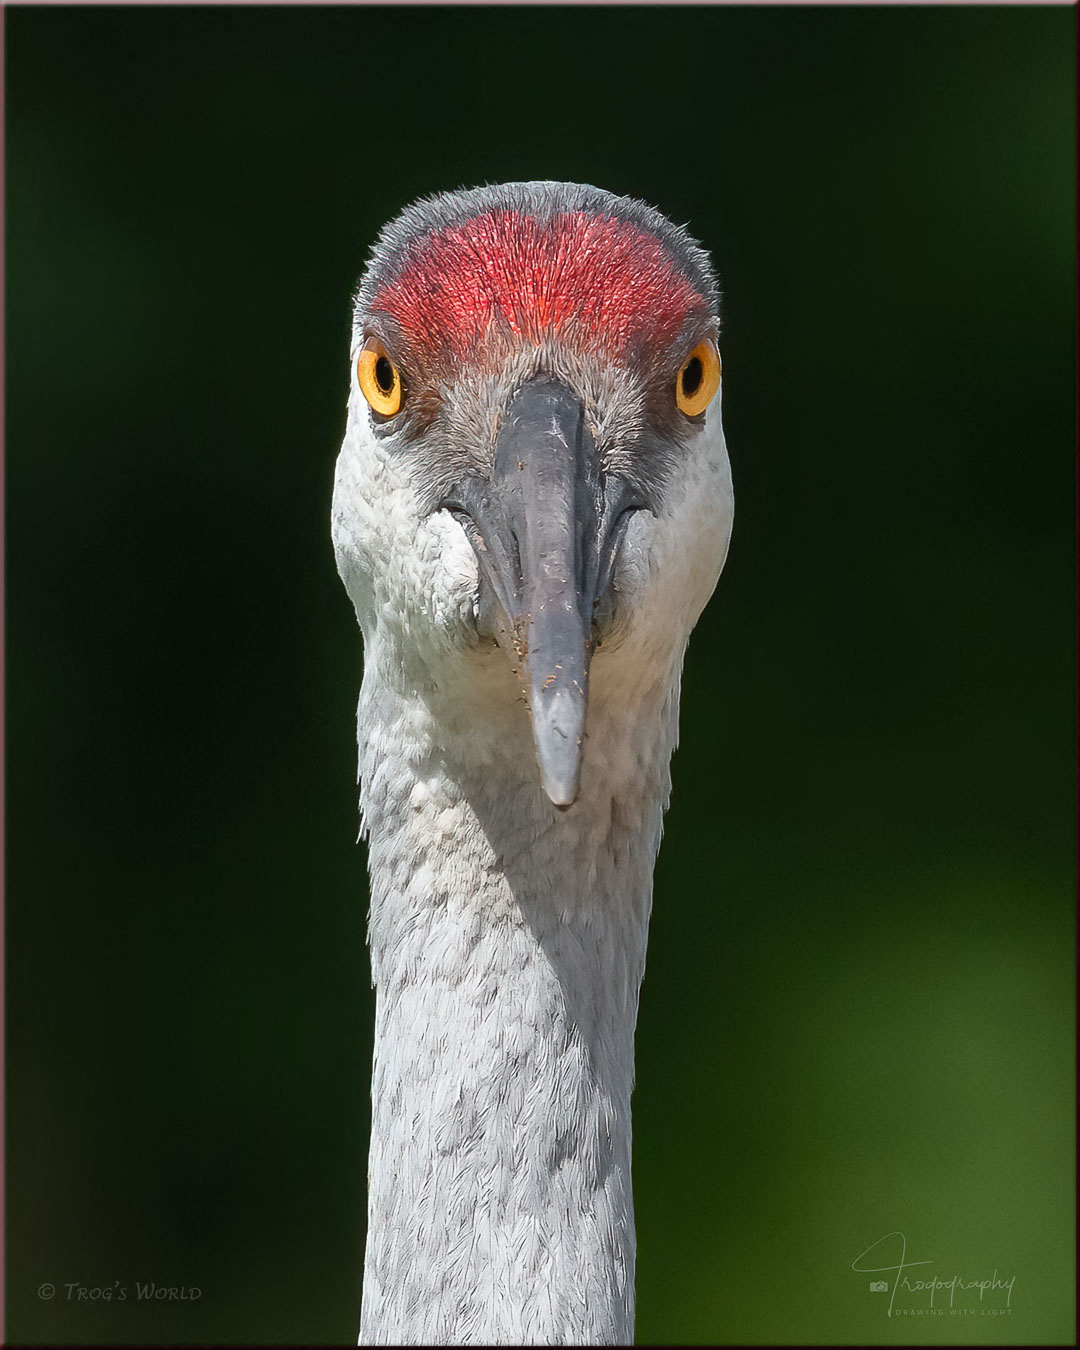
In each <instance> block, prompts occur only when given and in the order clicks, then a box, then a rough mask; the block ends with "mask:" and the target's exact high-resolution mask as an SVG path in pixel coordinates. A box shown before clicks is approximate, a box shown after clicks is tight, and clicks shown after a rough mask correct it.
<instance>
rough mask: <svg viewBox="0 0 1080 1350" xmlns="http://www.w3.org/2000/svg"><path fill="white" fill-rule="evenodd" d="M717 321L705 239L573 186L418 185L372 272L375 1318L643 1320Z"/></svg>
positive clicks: (366, 398)
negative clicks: (651, 1150) (647, 1186)
mask: <svg viewBox="0 0 1080 1350" xmlns="http://www.w3.org/2000/svg"><path fill="white" fill-rule="evenodd" d="M717 332H718V317H717V292H716V284H715V280H714V277H713V273H712V270H711V268H710V265H709V262H708V259H707V256H706V254H705V253H704V252H703V251H702V250H701V249H700V248H699V247H698V246H697V245H696V244H695V243H694V242H693V240H691V239H690V238H689V236H688V235H687V234H686V233H685V232H684V231H683V230H682V229H680V228H677V227H676V226H675V225H673V224H672V223H671V222H670V221H669V220H667V219H666V218H665V217H664V216H662V215H661V214H660V213H659V212H657V211H655V210H653V209H652V208H651V207H649V206H646V205H644V204H643V203H641V202H638V201H633V200H630V199H627V198H623V197H617V196H614V195H612V194H611V193H608V192H604V191H601V190H599V189H597V188H594V187H587V186H581V185H576V184H568V183H554V182H534V183H511V184H505V185H503V186H499V187H488V188H481V189H477V190H473V191H461V192H451V193H447V194H445V195H441V196H436V197H431V198H428V199H425V200H422V201H420V202H417V203H415V204H414V205H412V206H411V207H409V208H408V209H407V210H406V211H405V212H404V213H403V214H402V215H401V216H400V217H399V218H398V219H396V220H395V221H393V222H392V223H391V224H390V225H388V226H386V228H385V229H384V230H383V232H382V234H381V235H380V237H379V239H378V242H377V244H376V246H375V248H374V250H373V254H372V258H371V261H370V263H369V266H368V268H367V270H366V272H365V275H364V277H363V279H362V282H361V284H360V287H359V291H358V293H357V296H356V303H355V321H354V328H353V342H352V354H351V368H350V381H351V386H350V395H349V403H348V416H347V427H346V432H345V438H344V443H343V445H342V448H341V453H340V456H339V459H338V463H337V471H336V479H335V487H334V501H333V538H334V545H335V550H336V555H337V562H338V569H339V571H340V573H341V576H342V579H343V580H344V583H345V586H346V588H347V590H348V593H349V596H350V597H351V599H352V601H353V604H354V606H355V609H356V614H357V618H358V619H359V623H360V627H361V629H362V631H363V638H364V650H365V660H364V676H363V682H362V687H361V691H360V704H359V710H358V730H359V779H360V784H361V791H360V798H361V813H362V820H363V830H364V833H365V835H366V837H367V841H368V850H369V867H370V874H371V909H370V915H369V942H370V947H371V962H372V972H373V979H374V983H375V987H376V1014H375V1057H374V1072H373V1082H372V1102H373V1110H372V1136H371V1153H370V1161H369V1171H368V1236H367V1251H366V1258H365V1265H364V1286H363V1304H362V1313H361V1323H360V1343H361V1344H364V1345H417V1344H419V1345H460V1344H477V1345H499V1344H502V1345H507V1344H510V1345H513V1344H518V1345H522V1344H540V1345H611V1344H629V1343H631V1342H632V1340H633V1321H634V1255H635V1238H634V1225H633V1207H632V1194H631V1187H630V1093H631V1088H632V1085H633V1043H634V1026H635V1022H636V1019H637V1008H638V992H639V987H640V983H641V979H642V974H643V971H644V963H645V944H646V937H647V929H648V921H649V911H650V907H651V903H652V871H653V865H654V862H655V858H656V852H657V849H658V847H659V843H660V832H661V819H662V815H663V812H664V810H665V808H666V806H667V800H668V795H669V791H670V775H669V761H670V757H671V753H672V750H673V748H674V746H675V742H676V737H677V721H678V705H679V681H680V675H681V668H682V661H683V654H684V651H685V648H686V644H687V641H688V639H689V636H690V631H691V629H692V628H693V626H694V624H695V622H696V620H697V617H698V615H699V613H700V612H701V609H702V607H703V606H704V604H705V602H706V600H707V599H708V597H709V595H710V594H711V592H712V590H713V587H714V586H715V584H716V580H717V577H718V576H719V574H720V569H721V567H722V566H723V562H724V558H725V555H726V553H727V547H728V540H729V536H730V533H731V521H732V490H731V477H730V470H729V466H728V458H727V450H726V447H725V444H724V434H723V429H722V427H721V421H720V397H719V387H720V360H719V356H718V354H717V347H716V339H717Z"/></svg>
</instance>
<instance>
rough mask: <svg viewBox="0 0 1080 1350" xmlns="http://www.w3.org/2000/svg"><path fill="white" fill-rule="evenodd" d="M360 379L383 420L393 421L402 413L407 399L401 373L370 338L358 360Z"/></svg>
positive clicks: (361, 385) (380, 347)
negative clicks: (394, 417) (390, 418)
mask: <svg viewBox="0 0 1080 1350" xmlns="http://www.w3.org/2000/svg"><path fill="white" fill-rule="evenodd" d="M356 378H357V380H358V381H359V384H360V392H361V393H362V394H363V396H364V397H365V398H366V399H367V401H368V402H369V403H370V404H371V409H372V411H373V412H377V413H378V414H379V416H380V417H393V416H394V414H395V413H398V412H400V411H401V404H402V402H403V401H404V398H405V390H404V387H403V386H402V383H401V371H400V370H398V368H397V366H395V365H394V363H393V361H392V360H391V359H390V356H389V353H388V352H387V350H386V348H385V347H384V346H383V344H382V343H381V342H380V341H379V339H378V338H374V337H372V338H368V340H367V341H366V342H365V343H364V345H363V347H362V348H361V351H360V355H359V356H358V357H357V358H356Z"/></svg>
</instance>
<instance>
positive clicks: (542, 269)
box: [372, 211, 706, 355]
mask: <svg viewBox="0 0 1080 1350" xmlns="http://www.w3.org/2000/svg"><path fill="white" fill-rule="evenodd" d="M372 308H373V309H374V310H381V311H383V312H385V313H387V314H389V315H391V316H392V317H393V318H394V319H396V320H397V322H398V323H399V324H400V325H401V328H402V330H403V332H404V336H405V338H406V340H407V341H408V342H409V343H410V344H411V345H412V346H413V347H414V348H420V349H422V350H426V351H427V352H430V353H432V354H434V353H435V352H438V351H440V350H445V349H447V348H449V349H450V350H451V351H453V352H454V353H455V354H456V355H463V354H464V353H465V352H466V351H467V350H468V349H469V348H470V347H471V346H472V345H473V344H474V343H475V342H476V341H477V339H478V338H480V337H481V336H482V335H483V333H484V332H485V331H486V330H487V329H488V327H489V326H490V325H491V322H492V320H493V319H495V318H496V317H499V318H501V319H503V320H504V321H505V322H506V323H507V324H508V325H509V327H510V329H511V330H512V331H513V332H514V333H516V334H519V335H521V336H524V337H526V338H528V339H530V340H532V341H534V342H537V341H539V340H540V339H541V337H542V336H543V334H544V333H545V332H554V333H556V334H558V333H559V332H560V330H566V329H567V327H568V326H569V328H570V329H572V330H573V335H574V336H575V337H577V338H578V339H579V340H582V339H583V340H585V341H588V342H589V343H590V344H593V343H594V344H596V345H598V346H601V347H603V348H604V349H606V350H608V351H610V352H611V354H612V355H617V354H619V353H620V352H622V351H625V350H626V349H627V347H628V346H630V345H631V344H633V343H634V342H635V339H647V340H648V342H649V344H650V345H653V344H659V345H666V344H667V343H668V342H671V341H672V340H673V339H674V338H675V337H676V336H677V335H678V333H679V330H680V329H681V328H682V326H683V324H684V323H685V322H686V319H687V317H688V315H689V314H690V313H691V312H696V313H700V314H702V315H704V314H705V312H706V311H705V301H704V299H703V297H702V296H701V295H700V294H699V293H698V291H697V290H696V289H695V287H694V286H693V284H692V283H691V282H689V281H688V280H687V279H686V277H685V276H684V275H683V274H682V272H681V271H680V270H679V268H678V267H677V266H676V264H675V262H674V260H673V259H672V257H671V255H670V254H669V253H668V252H667V250H666V249H665V248H664V246H663V245H662V244H661V243H660V241H659V240H658V239H657V238H656V237H655V236H654V235H651V234H649V233H647V232H645V231H643V230H641V229H639V228H638V227H637V226H635V225H633V224H631V223H630V222H629V221H625V220H617V219H614V218H612V217H610V216H607V217H605V216H595V215H589V214H588V213H586V212H584V211H571V212H565V213H562V214H560V215H555V216H552V217H551V218H550V219H549V220H537V219H535V218H534V217H532V216H527V215H522V214H521V213H520V212H517V211H488V212H486V213H485V214H483V215H478V216H474V217H472V219H470V220H466V221H464V222H462V223H461V224H459V225H454V226H450V227H448V228H446V229H444V230H438V231H436V232H434V233H432V234H429V235H427V236H425V237H424V238H423V239H422V240H420V241H419V243H417V244H415V245H414V246H413V247H412V249H411V250H410V251H409V253H408V255H407V257H406V261H405V265H404V267H403V268H402V270H401V271H400V273H399V274H398V276H397V277H396V278H395V280H394V281H393V282H391V283H388V284H385V285H384V286H382V287H381V289H380V290H379V291H378V292H377V293H376V295H375V299H374V303H373V305H372ZM565 335H566V336H567V337H569V336H570V333H569V332H566V334H565Z"/></svg>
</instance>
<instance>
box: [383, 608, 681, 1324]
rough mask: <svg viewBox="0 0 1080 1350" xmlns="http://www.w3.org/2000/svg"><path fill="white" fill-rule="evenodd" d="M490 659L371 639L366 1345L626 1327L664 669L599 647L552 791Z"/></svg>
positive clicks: (665, 743) (663, 759)
mask: <svg viewBox="0 0 1080 1350" xmlns="http://www.w3.org/2000/svg"><path fill="white" fill-rule="evenodd" d="M618 669H619V670H620V671H621V672H622V674H620V676H619V679H620V680H624V679H625V670H626V667H625V665H619V666H618ZM506 672H507V664H506V660H505V657H504V656H503V654H502V653H501V652H496V651H493V652H492V653H491V655H490V657H482V656H477V655H476V654H475V653H473V654H471V657H470V664H469V665H468V667H467V670H466V671H465V675H463V676H462V678H455V677H454V675H453V672H451V673H450V674H449V676H448V674H447V670H446V669H445V667H442V668H440V670H439V671H438V673H437V674H436V673H435V672H434V671H429V670H426V669H418V668H415V667H414V668H412V669H409V668H406V667H405V666H403V664H402V661H401V659H400V655H399V654H398V652H397V651H396V650H395V647H394V644H391V643H389V642H387V643H380V642H379V641H378V635H377V634H376V635H375V637H374V639H373V638H372V636H370V635H369V638H368V642H367V651H366V668H365V676H364V684H363V689H362V692H361V700H360V711H359V725H360V775H361V784H362V793H361V798H362V807H363V814H364V823H365V831H366V834H367V838H368V843H369V864H370V871H371V913H370V925H369V938H370V945H371V958H372V970H373V977H374V982H375V986H376V991H377V992H376V1023H375V1062H374V1074H373V1082H372V1103H373V1111H372V1137H371V1153H370V1165H369V1200H368V1238H367V1252H366V1259H365V1271H364V1294H363V1311H362V1317H361V1334H360V1343H361V1344H370V1345H375V1344H395V1345H402V1344H406V1345H413V1344H425V1345H447V1344H481V1345H497V1344H562V1345H612V1344H630V1343H632V1341H633V1318H634V1254H635V1239H634V1223H633V1198H632V1191H631V1180H630V1157H631V1129H630V1094H631V1089H632V1086H633V1041H634V1028H635V1023H636V1019H637V1007H638V992H639V987H640V983H641V978H642V974H643V971H644V962H645V946H646V938H647V930H648V919H649V911H650V906H651V894H652V869H653V863H654V861H655V856H656V850H657V848H658V846H659V839H660V828H661V819H662V814H663V809H664V807H665V805H666V801H667V795H668V790H669V776H668V761H669V759H670V755H671V751H672V748H673V745H674V739H675V728H676V723H677V711H678V710H677V704H678V669H677V668H676V669H675V670H674V671H671V670H668V671H666V672H659V673H658V675H657V677H656V678H653V679H649V678H642V676H641V672H640V671H639V672H638V677H637V679H636V681H635V683H634V685H633V686H632V687H631V686H630V685H628V684H626V683H625V682H624V683H618V684H616V683H615V676H614V675H613V674H612V675H610V676H609V674H608V672H607V670H606V666H605V662H604V660H603V654H602V653H601V654H598V656H597V658H596V660H595V661H594V668H593V676H592V690H591V697H590V709H589V726H588V732H589V739H588V744H587V752H586V756H585V768H584V773H583V779H582V792H581V796H580V798H579V799H578V801H577V802H576V803H575V804H574V805H573V806H572V807H570V808H569V809H567V810H559V809H557V808H555V807H553V806H552V805H551V803H550V802H549V801H548V800H547V798H546V797H545V796H544V794H543V792H542V790H541V788H540V785H539V775H538V773H537V769H536V762H535V756H534V754H533V750H532V744H531V733H530V729H529V724H528V718H527V715H526V713H525V710H524V708H523V707H522V706H521V704H520V701H516V700H515V698H514V697H512V696H511V697H506V696H505V694H506ZM515 692H516V691H515ZM455 728H460V729H461V731H460V733H456V732H455ZM466 729H467V730H466Z"/></svg>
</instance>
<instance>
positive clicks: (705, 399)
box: [675, 338, 720, 417]
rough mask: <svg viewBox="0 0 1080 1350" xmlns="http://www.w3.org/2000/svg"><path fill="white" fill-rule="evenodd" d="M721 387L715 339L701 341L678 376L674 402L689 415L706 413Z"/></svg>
mask: <svg viewBox="0 0 1080 1350" xmlns="http://www.w3.org/2000/svg"><path fill="white" fill-rule="evenodd" d="M719 388H720V353H719V352H718V351H717V350H716V343H715V342H713V340H712V338H706V340H705V341H704V342H699V343H698V345H697V346H696V347H695V348H694V350H693V351H692V352H691V353H690V355H689V356H688V357H687V358H686V360H685V361H684V362H683V363H682V367H681V369H680V370H679V373H678V375H677V376H676V377H675V402H676V403H677V404H678V405H679V411H680V412H684V413H686V415H687V417H696V416H697V414H698V413H703V412H704V411H705V409H706V408H707V407H708V406H709V404H710V403H711V402H712V397H713V394H715V393H716V391H717V389H719Z"/></svg>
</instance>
